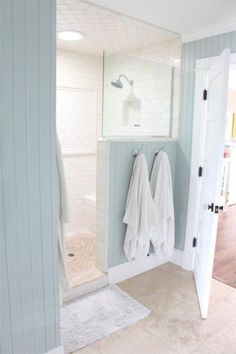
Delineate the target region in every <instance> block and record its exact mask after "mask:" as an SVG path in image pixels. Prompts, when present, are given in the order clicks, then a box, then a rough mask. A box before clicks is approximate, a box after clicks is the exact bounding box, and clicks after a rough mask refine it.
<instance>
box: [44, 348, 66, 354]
mask: <svg viewBox="0 0 236 354" xmlns="http://www.w3.org/2000/svg"><path fill="white" fill-rule="evenodd" d="M46 354H65V352H64V348H63V347H57V348H54V349H52V350H49V352H47V353H46Z"/></svg>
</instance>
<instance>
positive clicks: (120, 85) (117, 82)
mask: <svg viewBox="0 0 236 354" xmlns="http://www.w3.org/2000/svg"><path fill="white" fill-rule="evenodd" d="M122 77H124V78H125V79H126V80H127V81H128V83H129V85H130V86H133V84H134V82H133V80H129V79H128V77H127V76H126V75H124V74H121V75H120V76H119V78H118V80H112V82H111V85H112V86H114V87H116V88H123V87H124V85H123V83H122V82H121V80H120V79H121V78H122Z"/></svg>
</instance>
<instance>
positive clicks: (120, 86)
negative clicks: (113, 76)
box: [111, 80, 124, 88]
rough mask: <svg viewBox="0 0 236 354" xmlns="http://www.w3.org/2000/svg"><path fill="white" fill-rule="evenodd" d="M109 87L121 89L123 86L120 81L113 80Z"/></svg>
mask: <svg viewBox="0 0 236 354" xmlns="http://www.w3.org/2000/svg"><path fill="white" fill-rule="evenodd" d="M111 85H112V86H114V87H116V88H123V86H124V85H123V84H122V82H121V81H120V80H113V81H112V82H111Z"/></svg>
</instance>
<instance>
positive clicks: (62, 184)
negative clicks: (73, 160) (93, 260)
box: [56, 137, 69, 303]
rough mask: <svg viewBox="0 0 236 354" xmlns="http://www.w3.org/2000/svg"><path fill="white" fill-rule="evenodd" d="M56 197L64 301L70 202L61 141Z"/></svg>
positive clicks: (57, 143)
mask: <svg viewBox="0 0 236 354" xmlns="http://www.w3.org/2000/svg"><path fill="white" fill-rule="evenodd" d="M56 167H57V168H56V196H57V237H58V254H59V257H58V262H59V281H60V298H61V303H62V301H63V293H64V291H65V290H66V289H68V288H69V281H68V276H67V269H66V258H65V245H64V223H66V222H69V211H68V200H67V189H66V180H65V172H64V165H63V160H62V152H61V146H60V142H59V139H58V137H57V141H56Z"/></svg>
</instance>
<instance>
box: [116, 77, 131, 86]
mask: <svg viewBox="0 0 236 354" xmlns="http://www.w3.org/2000/svg"><path fill="white" fill-rule="evenodd" d="M121 77H124V78H125V79H126V80H127V81H128V83H129V84H130V86H133V85H134V82H133V80H129V79H128V77H127V76H126V75H124V74H121V75H120V76H119V81H120V79H121Z"/></svg>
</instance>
